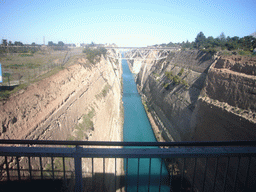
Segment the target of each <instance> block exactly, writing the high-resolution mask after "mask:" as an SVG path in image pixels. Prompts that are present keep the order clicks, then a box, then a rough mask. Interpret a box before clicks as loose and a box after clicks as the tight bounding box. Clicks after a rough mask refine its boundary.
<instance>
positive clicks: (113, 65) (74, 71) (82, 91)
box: [0, 57, 123, 188]
mask: <svg viewBox="0 0 256 192" xmlns="http://www.w3.org/2000/svg"><path fill="white" fill-rule="evenodd" d="M121 75H122V69H121V63H118V62H116V61H114V60H113V61H112V60H109V59H105V58H104V57H102V58H101V60H100V62H99V63H96V64H89V63H88V62H87V60H86V59H85V58H83V57H81V58H80V59H78V60H77V62H76V64H75V65H72V66H70V67H68V68H66V69H64V70H62V71H60V72H59V73H57V74H55V75H53V76H51V77H49V78H46V79H44V80H42V81H40V82H37V83H34V84H33V85H31V86H29V87H28V88H27V89H26V90H22V91H20V92H18V93H16V94H15V95H12V96H11V97H10V98H9V100H7V101H6V102H4V103H1V106H0V122H1V132H0V139H32V140H83V141H85V140H89V141H90V140H92V141H122V126H123V112H122V99H121V98H122V95H121ZM90 161H91V160H88V159H85V158H84V159H83V171H84V172H85V173H88V174H89V175H91V174H92V173H91V170H92V168H91V162H90ZM3 163H4V162H3V159H2V163H1V164H2V165H3ZM27 163H28V159H27V158H21V160H20V165H21V166H23V165H26V164H27ZM66 163H67V164H69V166H70V169H71V170H72V167H73V162H66ZM31 164H32V167H33V169H35V170H40V167H39V164H38V160H37V159H36V158H31ZM114 165H115V164H114V163H113V162H112V160H110V159H106V161H105V172H106V173H111V174H110V175H113V174H114V173H113V172H114V171H115V167H114ZM9 166H10V168H12V167H15V166H16V163H15V158H10V159H9ZM94 166H95V167H94V172H95V173H96V172H102V171H103V167H102V166H103V165H102V160H101V161H99V162H98V161H97V160H95V161H94ZM43 167H44V169H47V167H48V168H49V167H51V166H50V164H49V160H46V159H43ZM116 169H117V170H118V171H117V175H120V174H121V171H122V161H121V160H118V161H117V168H116ZM28 175H29V174H28V172H23V175H21V176H28ZM85 176H86V175H85ZM106 179H108V178H106ZM112 179H114V178H112ZM108 182H109V186H108V187H109V188H111V181H110V180H109V179H108ZM113 186H114V185H113ZM113 186H112V187H113Z"/></svg>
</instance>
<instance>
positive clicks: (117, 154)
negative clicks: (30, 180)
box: [0, 147, 256, 158]
mask: <svg viewBox="0 0 256 192" xmlns="http://www.w3.org/2000/svg"><path fill="white" fill-rule="evenodd" d="M75 151H76V148H63V147H62V148H53V147H49V148H45V147H0V155H1V156H5V155H6V156H16V155H17V154H19V156H33V157H39V156H42V157H51V156H54V157H74V154H75ZM78 154H79V156H80V157H94V158H103V157H105V158H168V157H172V158H186V157H187V158H191V157H193V158H195V157H199V158H200V157H202V158H203V157H208V158H210V157H237V156H238V155H239V156H241V157H250V156H251V157H255V156H256V147H221V148H219V147H186V148H81V150H79V153H78Z"/></svg>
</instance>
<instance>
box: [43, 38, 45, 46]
mask: <svg viewBox="0 0 256 192" xmlns="http://www.w3.org/2000/svg"><path fill="white" fill-rule="evenodd" d="M43 41H44V45H45V36H44V37H43Z"/></svg>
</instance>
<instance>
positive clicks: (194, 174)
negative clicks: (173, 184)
mask: <svg viewBox="0 0 256 192" xmlns="http://www.w3.org/2000/svg"><path fill="white" fill-rule="evenodd" d="M196 163H197V158H195V167H194V173H193V181H192V185H191V188H190V191H191V192H192V191H193V187H194V182H195V176H196Z"/></svg>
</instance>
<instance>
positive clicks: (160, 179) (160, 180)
mask: <svg viewBox="0 0 256 192" xmlns="http://www.w3.org/2000/svg"><path fill="white" fill-rule="evenodd" d="M162 169H163V159H161V165H160V176H159V192H161V186H162Z"/></svg>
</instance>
